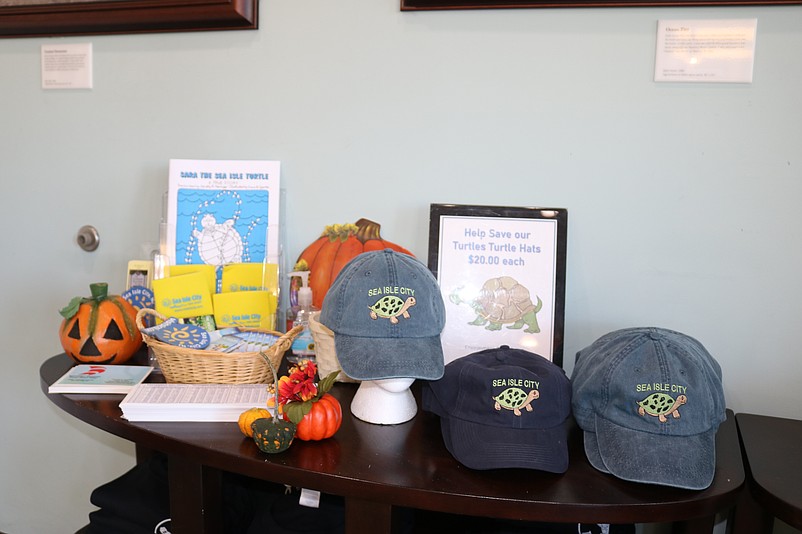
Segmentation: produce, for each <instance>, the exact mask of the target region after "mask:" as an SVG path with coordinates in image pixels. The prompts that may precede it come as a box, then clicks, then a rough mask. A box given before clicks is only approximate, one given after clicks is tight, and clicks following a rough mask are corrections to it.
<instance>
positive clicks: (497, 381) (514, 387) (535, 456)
mask: <svg viewBox="0 0 802 534" xmlns="http://www.w3.org/2000/svg"><path fill="white" fill-rule="evenodd" d="M422 406H423V409H425V410H428V411H430V412H433V413H435V414H437V415H439V416H440V428H441V430H442V433H443V441H444V442H445V445H446V448H447V449H448V451H449V452H450V453H451V454H452V455H453V456H454V458H455V459H456V460H457V461H459V462H460V463H461V464H463V465H465V466H466V467H470V468H471V469H501V468H512V467H517V468H525V469H538V470H541V471H549V472H552V473H564V472H565V471H566V470H567V469H568V428H569V420H570V415H571V384H570V382H569V380H568V377H567V376H566V375H565V372H564V371H563V369H562V368H561V367H559V366H557V365H556V364H554V363H552V362H550V361H549V360H547V359H546V358H544V357H542V356H540V355H538V354H534V353H532V352H528V351H525V350H522V349H514V348H510V347H508V346H506V345H505V346H502V347H500V348H496V349H487V350H483V351H480V352H475V353H473V354H470V355H468V356H463V357H461V358H458V359H456V360H453V361H451V362H450V363H449V364H448V365H446V367H445V373H444V375H443V378H441V379H440V380H436V381H433V382H428V383H426V384H424V387H423V393H422Z"/></svg>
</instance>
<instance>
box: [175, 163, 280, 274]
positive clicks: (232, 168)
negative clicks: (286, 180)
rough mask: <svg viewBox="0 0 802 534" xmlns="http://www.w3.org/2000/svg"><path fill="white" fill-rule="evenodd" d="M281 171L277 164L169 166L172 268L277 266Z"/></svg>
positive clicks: (185, 164) (190, 164)
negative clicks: (238, 264)
mask: <svg viewBox="0 0 802 534" xmlns="http://www.w3.org/2000/svg"><path fill="white" fill-rule="evenodd" d="M280 171H281V166H280V163H279V162H278V161H247V160H186V159H173V160H170V177H169V188H168V193H167V225H166V234H167V235H166V247H167V250H166V251H164V252H166V254H167V255H168V256H169V258H170V261H171V263H172V264H173V265H185V264H207V265H214V266H215V267H221V266H223V265H226V264H230V263H249V262H258V263H261V262H263V261H265V259H267V261H268V262H270V263H278V256H279V194H280V193H279V186H280V174H281V173H280Z"/></svg>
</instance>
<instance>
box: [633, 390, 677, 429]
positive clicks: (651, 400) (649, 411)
mask: <svg viewBox="0 0 802 534" xmlns="http://www.w3.org/2000/svg"><path fill="white" fill-rule="evenodd" d="M686 402H688V397H686V396H685V395H679V396H678V397H677V398H676V399H674V398H673V397H672V396H671V395H668V394H667V393H652V394H651V395H649V396H648V397H646V398H645V399H643V400H642V401H640V402H639V403H638V414H639V415H651V416H652V417H657V419H659V420H660V422H661V423H665V422H666V421H667V419H666V416H667V415H669V414H671V416H672V417H674V419H679V417H680V413H679V407H680V406H682V405H683V404H685V403H686Z"/></svg>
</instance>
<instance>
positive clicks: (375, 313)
mask: <svg viewBox="0 0 802 534" xmlns="http://www.w3.org/2000/svg"><path fill="white" fill-rule="evenodd" d="M414 305H415V297H408V298H407V299H406V300H403V299H402V298H401V297H396V296H395V295H387V296H386V297H382V298H380V299H379V300H377V301H376V304H374V305H373V306H368V309H369V310H370V318H371V319H373V320H377V319H378V318H379V317H381V318H383V319H390V322H391V323H393V324H397V323H398V317H399V316H401V317H403V318H404V319H409V309H410V308H411V307H412V306H414Z"/></svg>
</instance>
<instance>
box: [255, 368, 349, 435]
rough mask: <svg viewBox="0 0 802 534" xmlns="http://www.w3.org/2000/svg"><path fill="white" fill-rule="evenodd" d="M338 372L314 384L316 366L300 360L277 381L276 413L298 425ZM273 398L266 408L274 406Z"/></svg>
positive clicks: (329, 386)
mask: <svg viewBox="0 0 802 534" xmlns="http://www.w3.org/2000/svg"><path fill="white" fill-rule="evenodd" d="M338 374H339V371H334V372H333V373H331V374H329V375H328V376H326V377H325V378H324V379H322V380H320V382H319V383H316V382H315V377H316V375H317V364H316V363H315V362H312V361H309V360H301V361H300V362H298V363H297V364H295V365H293V366H292V367H290V368H289V369H288V373H287V375H285V376H282V377H281V378H279V380H278V385H277V387H278V396H277V397H278V404H279V406H278V411H279V413H281V414H284V415H285V417H286V418H287V419H289V420H290V421H292V422H293V423H295V424H298V423H300V421H301V420H302V419H303V418H304V416H305V415H306V414H308V413H309V412H310V411H311V410H312V405H313V404H314V403H315V402H317V401H319V400H320V399H321V398H322V397H323V396H324V395H325V394H326V393H328V391H329V390H330V389H331V387H332V386H333V385H334V380H335V379H336V378H337V375H338ZM275 387H276V386H274V385H273V384H271V385H270V386H269V389H270V390H271V391H275ZM274 398H275V397H271V398H270V400H269V401H268V406H271V407H272V406H274V405H275V403H276V401H275V400H274Z"/></svg>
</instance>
